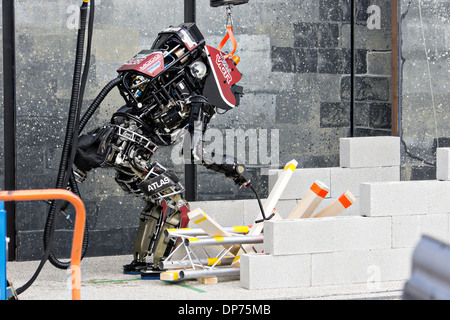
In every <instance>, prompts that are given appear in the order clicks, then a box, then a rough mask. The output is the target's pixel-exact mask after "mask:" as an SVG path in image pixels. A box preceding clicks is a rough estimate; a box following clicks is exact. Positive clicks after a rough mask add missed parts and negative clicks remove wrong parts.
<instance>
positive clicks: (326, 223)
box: [264, 218, 334, 255]
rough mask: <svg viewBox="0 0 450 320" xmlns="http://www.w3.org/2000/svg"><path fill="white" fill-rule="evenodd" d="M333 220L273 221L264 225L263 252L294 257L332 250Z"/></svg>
mask: <svg viewBox="0 0 450 320" xmlns="http://www.w3.org/2000/svg"><path fill="white" fill-rule="evenodd" d="M333 225H334V221H333V218H321V219H315V218H311V219H296V220H275V221H267V222H265V223H264V252H265V253H267V254H272V255H295V254H304V253H315V252H331V251H333V250H334V238H333Z"/></svg>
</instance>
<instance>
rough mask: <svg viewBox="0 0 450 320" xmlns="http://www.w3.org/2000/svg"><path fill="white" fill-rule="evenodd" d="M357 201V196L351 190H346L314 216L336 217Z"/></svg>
mask: <svg viewBox="0 0 450 320" xmlns="http://www.w3.org/2000/svg"><path fill="white" fill-rule="evenodd" d="M353 203H355V197H354V196H353V194H351V192H350V191H346V192H344V193H343V194H342V195H341V196H340V197H339V198H338V199H336V200H334V201H333V202H332V203H330V204H329V205H328V206H326V207H325V208H323V209H322V210H320V211H319V212H318V213H317V214H316V215H315V216H314V218H323V217H335V216H337V215H339V214H341V213H342V212H343V211H344V210H345V209H347V208H348V207H350V206H351V205H352V204H353Z"/></svg>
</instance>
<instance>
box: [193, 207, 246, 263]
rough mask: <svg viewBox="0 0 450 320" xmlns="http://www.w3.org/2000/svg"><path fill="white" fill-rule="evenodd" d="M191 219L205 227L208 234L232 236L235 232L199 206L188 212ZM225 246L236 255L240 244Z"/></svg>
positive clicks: (212, 235) (199, 225)
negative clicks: (230, 230) (227, 229)
mask: <svg viewBox="0 0 450 320" xmlns="http://www.w3.org/2000/svg"><path fill="white" fill-rule="evenodd" d="M188 216H189V219H190V221H192V222H193V223H194V224H195V225H197V226H198V227H199V228H201V229H203V230H204V231H205V232H206V234H207V235H209V236H211V237H232V236H233V234H231V233H229V232H227V231H226V230H225V229H224V228H223V227H222V226H221V225H220V224H218V223H217V222H216V221H215V220H214V219H213V218H211V217H209V216H208V215H207V214H206V213H205V212H204V211H203V210H202V209H200V208H197V209H195V210H193V211H191V212H189V213H188ZM223 247H224V248H226V249H229V248H230V247H232V249H231V250H230V253H231V254H233V255H236V253H237V252H238V251H239V249H240V247H239V245H223Z"/></svg>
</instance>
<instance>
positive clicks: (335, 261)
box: [311, 250, 370, 286]
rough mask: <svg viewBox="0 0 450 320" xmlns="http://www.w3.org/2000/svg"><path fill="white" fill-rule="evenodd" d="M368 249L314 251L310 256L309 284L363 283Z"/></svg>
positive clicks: (365, 280) (367, 265)
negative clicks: (310, 278) (310, 277)
mask: <svg viewBox="0 0 450 320" xmlns="http://www.w3.org/2000/svg"><path fill="white" fill-rule="evenodd" d="M369 252H370V251H369V250H358V251H340V252H329V253H316V254H312V256H311V272H312V274H311V276H312V280H311V285H312V286H324V285H339V284H349V283H364V282H367V280H368V273H367V272H368V267H369V265H370V258H369V257H370V255H369Z"/></svg>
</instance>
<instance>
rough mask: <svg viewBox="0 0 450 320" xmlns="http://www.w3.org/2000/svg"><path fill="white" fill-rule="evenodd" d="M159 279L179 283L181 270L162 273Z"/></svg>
mask: <svg viewBox="0 0 450 320" xmlns="http://www.w3.org/2000/svg"><path fill="white" fill-rule="evenodd" d="M159 279H160V280H164V281H179V280H180V270H176V271H166V272H161V274H160V275H159Z"/></svg>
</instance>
